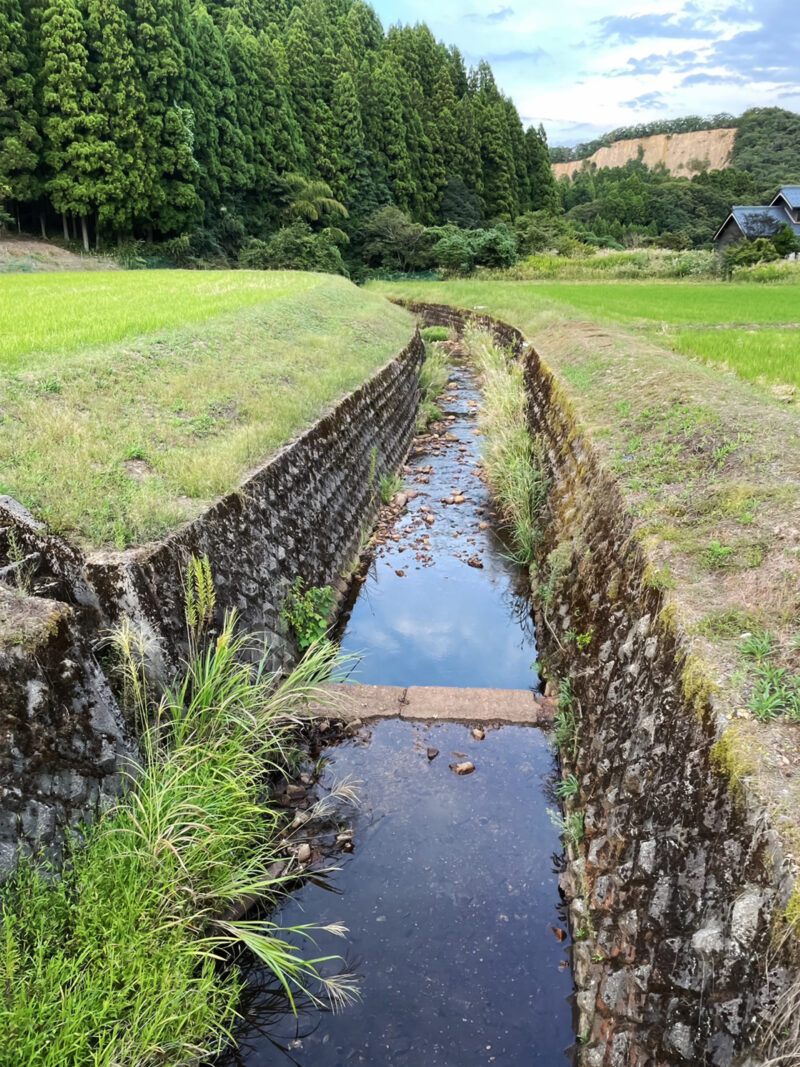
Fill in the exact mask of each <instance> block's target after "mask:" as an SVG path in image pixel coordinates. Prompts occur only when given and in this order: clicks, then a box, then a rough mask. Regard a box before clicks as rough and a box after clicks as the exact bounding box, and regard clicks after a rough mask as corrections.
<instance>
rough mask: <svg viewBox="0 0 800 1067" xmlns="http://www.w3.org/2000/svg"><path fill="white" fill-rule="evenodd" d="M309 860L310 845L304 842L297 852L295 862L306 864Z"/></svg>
mask: <svg viewBox="0 0 800 1067" xmlns="http://www.w3.org/2000/svg"><path fill="white" fill-rule="evenodd" d="M310 859H311V845H309V844H308V842H307V841H304V842H303V844H302V845H300V847H299V848H298V850H297V862H298V863H308V861H309V860H310Z"/></svg>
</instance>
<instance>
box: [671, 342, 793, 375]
mask: <svg viewBox="0 0 800 1067" xmlns="http://www.w3.org/2000/svg"><path fill="white" fill-rule="evenodd" d="M668 340H669V344H670V347H671V348H674V349H675V351H676V352H681V353H683V354H684V355H687V356H698V357H699V358H700V359H702V360H705V361H706V362H708V363H719V364H722V365H723V366H726V367H728V368H729V369H730V370H732V371H735V373H736V374H738V375H739V376H740V377H741V378H745V379H746V380H747V381H751V382H759V381H765V382H774V383H780V382H785V383H786V384H787V385H792V386H795V387H800V330H769V329H767V330H747V329H741V330H682V331H680V332H679V333H678V334H676V335H675V336H673V337H670V338H669V339H668Z"/></svg>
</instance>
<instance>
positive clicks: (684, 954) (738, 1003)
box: [410, 305, 797, 1067]
mask: <svg viewBox="0 0 800 1067" xmlns="http://www.w3.org/2000/svg"><path fill="white" fill-rule="evenodd" d="M410 309H411V310H412V311H415V312H416V313H417V314H418V315H420V316H421V318H423V319H424V321H425V323H426V324H429V325H447V326H451V327H455V328H460V327H461V325H463V322H464V319H465V317H466V313H465V315H462V314H461V313H459V312H455V311H454V310H453V309H451V308H443V307H437V306H425V305H416V306H411V307H410ZM469 317H472V318H473V319H477V321H478V322H479V323H481V324H482V325H486V326H488V327H489V328H490V329H492V330H493V332H494V334H495V336H496V338H497V340H498V341H499V342H500V343H502V344H505V345H509V343H510V344H511V347H513V348H515V349H516V350H517V351H518V352H523V350H524V352H525V359H526V383H527V388H528V393H529V397H530V421H531V428H532V430H533V432H534V433H535V434H536V435H538V437H539V438H540V439H541V440H542V441H543V443H544V445H545V449H546V454H547V462H548V467H549V473H550V477H551V489H550V493H549V500H548V509H547V514H546V516H545V521H544V531H543V533H544V537H543V543H542V545H541V549H540V554H539V563H538V575H537V578H536V580H535V581H534V583H533V584H534V590H535V587H536V586H537V585H538V583H539V582H547V581H548V580H549V579H550V578H551V576H552V579H553V581H552V583H551V584H552V588H553V589H554V597H553V599H552V601H551V602H550V604H549V606H548V607H547V609H546V615H545V614H544V613H543V607H542V605H541V604H540V605H539V608H538V610H537V615H538V624H539V625H538V634H537V637H538V642H539V645H540V647H541V648H542V649H543V651H544V653H545V657H544V658H545V660H546V662H547V665H548V667H549V668H550V671H551V673H552V674H553V676H556V677H561V678H563V677H569V679H570V681H571V687H572V697H573V706H574V708H575V713H576V720H577V722H576V736H575V741H574V745H572V746H569V748H570V750H568V751H566V752H565V753H564V757H565V765H566V769H567V770H570V771H574V772H575V773H576V775H577V776H578V778H579V781H580V795H579V798H578V801H579V806H580V807H581V808H582V809H583V811H584V819H585V839H584V842H583V843H582V846H581V847H580V849H577V850H576V849H573V850H571V862H570V865H569V870H568V872H567V874H566V875H565V877H564V881H563V884H564V888H565V891H566V892H567V895H568V896H569V897H570V899H571V905H570V913H571V920H572V929H573V935H574V937H575V939H576V943H575V946H574V968H575V977H576V982H577V985H578V996H577V1005H578V1017H579V1018H578V1033H579V1035H580V1037H581V1040H582V1044H581V1045H580V1046H579V1054H578V1058H579V1062H580V1064H581V1065H583V1067H622V1065H628V1064H630V1065H634V1064H635V1065H637V1067H656V1065H659V1067H664V1065H673V1064H674V1065H677V1064H694V1065H699V1064H703V1065H706V1064H707V1065H714V1067H728V1065H731V1064H734V1063H736V1064H745V1063H747V1064H749V1065H755V1064H756V1063H760V1062H761V1060H760V1059H759V1058H758V1056H757V1055H755V1054H752V1055H751V1051H752V1047H753V1046H754V1045H755V1044H757V1041H758V1034H759V1030H760V1026H761V1024H763V1023H764V1022H765V1020H767V1019H769V1017H770V1014H771V1011H772V1008H773V1006H774V1001H775V998H776V996H777V995H778V994H779V993H781V992H782V991H783V990H785V989H786V987H787V985H788V983H789V981H790V980H791V978H792V976H793V974H795V975H796V973H797V972H796V970H793V968H792V966H791V963H790V960H789V958H788V948H786V947H785V948H784V950H783V953H782V954H779V953H778V952H777V950H775V949H774V939H775V935H776V932H779V931H780V926H781V919H782V916H783V913H784V910H785V908H786V904H787V901H788V899H789V896H790V893H791V889H792V885H793V881H794V874H795V871H794V869H793V867H792V865H791V863H790V862H789V860H788V859H787V858H786V857H785V856H784V854H783V852H782V849H781V844H780V841H779V839H778V836H777V834H776V833H775V831H774V830H773V828H772V827H771V825H770V822H769V819H768V817H767V816H766V814H765V812H764V811H763V809H762V808H761V807H760V806H759V805H758V804H757V803H755V802H754V800H753V798H752V797H750V796H749V795H748V794H747V792H746V789H745V788H744V787H743V786H742V785H740V784H737V785H734V784H733V783H732V782H731V780H730V778H729V776H728V775H727V774H726V773H724V772H723V771H722V770H721V769H720V768H719V767H718V766H717V765H716V764H715V760H714V756H713V751H712V750H713V748H714V745H715V743H716V742H717V741H718V740H719V738H720V736H721V734H722V731H723V729H724V725H723V722H722V721H721V717H719V716H717V715H716V714H715V712H714V709H713V707H712V706H711V705H710V704H709V702H708V699H707V698H705V697H704V696H703V694H702V693H701V692H695V691H693V689H692V685H691V680H690V675H689V674H687V672H686V665H687V653H686V649H685V647H684V644H683V639H682V638H681V637H680V636H679V635H677V634H676V632H675V628H674V626H672V625H671V624H670V621H669V620H670V614H669V612H664V610H663V609H664V602H663V594H662V593H661V592H659V591H658V590H656V589H653V588H648V583H647V581H646V570H647V559H646V556H645V554H644V552H643V551H642V549H641V547H640V545H639V543H638V541H637V540H636V539H635V538H633V537H632V533H633V529H632V522H631V519H630V517H629V515H628V512H627V509H626V507H625V503H624V501H623V499H622V496H621V493H620V490H619V487H618V485H617V483H616V482H615V480H614V479H613V477H612V476H611V475H610V474H609V473H608V472H606V471H605V470H603V469H602V468H601V466H600V465H599V463H598V462H597V460H596V458H595V456H594V455H593V453H592V451H591V448H590V446H589V445H588V444H587V442H586V439H585V438H584V437H583V436H582V434H581V433H580V431H579V428H577V427H576V424H575V421H574V418H573V416H572V413H571V411H570V406H569V402H568V400H567V399H566V397H565V396H564V394H563V393H562V392H561V391H560V390H559V388H558V385H557V383H556V381H555V379H554V378H553V376H552V374H551V373H550V371H549V370H548V369H547V368H546V367H545V366H544V365H543V363H542V361H541V360H540V359H539V357H538V355H537V354H536V352H535V351H534V350H533V349H532V348H531V347H530V346H526V345H525V341H524V338H523V337H522V335H521V334H520V333H518V332H517V331H516V330H514V329H513V328H512V327H509V326H507V325H506V324H503V323H495V322H492V321H491V320H488V321H487V320H486V319H485V318H482V317H479V316H469ZM534 599H536V598H535V596H534ZM567 631H572V632H575V633H588V632H590V631H591V633H592V639H591V642H590V645H589V647H588V648H587V649H585V650H584V651H580V650H578V649H577V648H576V647H575V645H574V643H573V642H570V641H568V640H567V639H566V633H567ZM564 646H566V647H567V648H568V649H569V651H565V648H564Z"/></svg>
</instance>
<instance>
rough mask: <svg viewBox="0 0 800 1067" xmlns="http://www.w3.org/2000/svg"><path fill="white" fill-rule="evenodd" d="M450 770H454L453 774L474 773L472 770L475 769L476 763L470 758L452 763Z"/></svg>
mask: <svg viewBox="0 0 800 1067" xmlns="http://www.w3.org/2000/svg"><path fill="white" fill-rule="evenodd" d="M450 770H451V771H452V772H453V774H461V775H464V774H472V772H473V771H474V770H475V764H474V763H471V762H470V761H469V760H467V761H466V762H464V763H451V764H450Z"/></svg>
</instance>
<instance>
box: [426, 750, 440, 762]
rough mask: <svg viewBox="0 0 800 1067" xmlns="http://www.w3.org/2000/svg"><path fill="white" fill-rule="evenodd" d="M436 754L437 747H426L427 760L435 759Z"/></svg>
mask: <svg viewBox="0 0 800 1067" xmlns="http://www.w3.org/2000/svg"><path fill="white" fill-rule="evenodd" d="M438 755H439V749H438V748H429V749H428V759H429V760H435V759H436V757H437V756H438Z"/></svg>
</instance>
